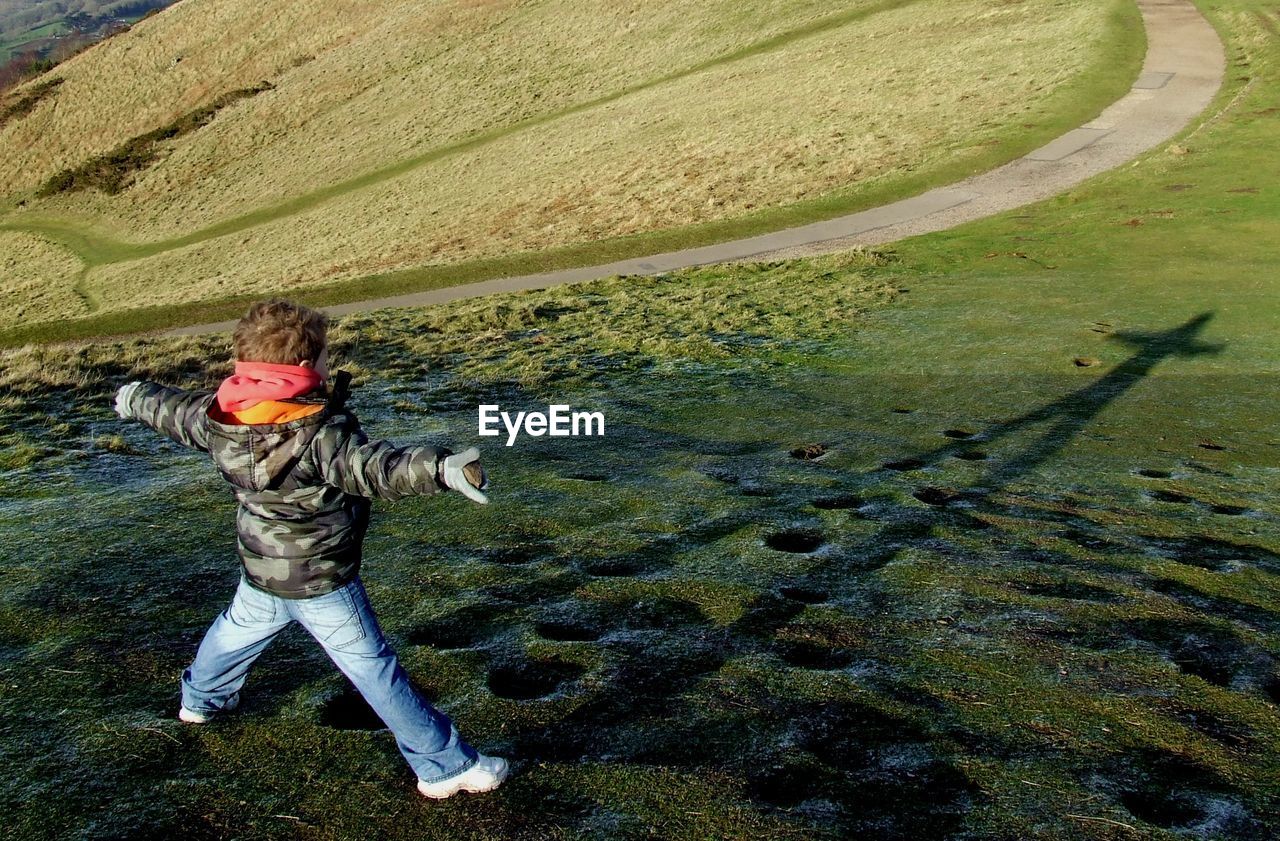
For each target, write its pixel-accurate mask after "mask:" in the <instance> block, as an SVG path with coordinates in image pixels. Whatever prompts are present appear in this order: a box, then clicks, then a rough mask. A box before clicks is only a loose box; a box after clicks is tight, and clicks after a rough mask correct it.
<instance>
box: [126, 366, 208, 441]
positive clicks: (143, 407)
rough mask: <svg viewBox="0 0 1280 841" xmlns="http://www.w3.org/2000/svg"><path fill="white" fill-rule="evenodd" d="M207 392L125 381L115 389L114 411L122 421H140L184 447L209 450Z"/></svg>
mask: <svg viewBox="0 0 1280 841" xmlns="http://www.w3.org/2000/svg"><path fill="white" fill-rule="evenodd" d="M209 397H210V393H209V392H207V391H184V390H182V389H180V388H170V387H168V386H163V385H159V384H157V383H139V382H134V383H129V384H128V385H124V386H121V387H120V389H119V390H118V391H117V392H116V400H115V409H116V414H117V415H119V416H120V417H122V418H124V419H126V420H140V421H142V422H143V423H145V424H146V425H147V426H149V427H151V428H152V429H154V430H156V431H157V432H159V433H161V434H162V435H165V436H167V437H169V438H171V439H173V440H174V441H177V442H178V443H179V444H182V445H183V446H184V447H191V448H193V449H196V450H204V451H205V452H208V451H209V428H208V426H207V425H206V424H205V418H206V415H205V412H206V410H207V409H208V407H209Z"/></svg>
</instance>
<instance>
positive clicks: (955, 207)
mask: <svg viewBox="0 0 1280 841" xmlns="http://www.w3.org/2000/svg"><path fill="white" fill-rule="evenodd" d="M1137 2H1138V7H1139V8H1140V9H1141V11H1142V18H1143V23H1144V25H1145V26H1146V30H1147V56H1146V61H1145V63H1144V64H1143V68H1142V74H1141V75H1140V76H1139V77H1138V80H1137V81H1136V82H1135V83H1134V85H1133V88H1132V90H1130V91H1129V93H1127V94H1125V95H1124V96H1123V97H1121V98H1120V99H1119V100H1117V101H1116V102H1114V103H1112V104H1111V106H1110V107H1108V108H1107V109H1106V110H1105V111H1103V112H1102V114H1101V115H1100V116H1099V117H1098V118H1097V119H1096V120H1093V121H1092V122H1089V123H1086V124H1084V125H1083V126H1081V127H1080V128H1077V129H1074V130H1072V131H1069V132H1067V133H1066V134H1064V135H1062V136H1061V137H1059V138H1057V139H1056V140H1054V141H1053V142H1051V143H1049V144H1048V145H1046V146H1042V147H1041V148H1039V149H1037V150H1036V151H1034V152H1032V153H1030V154H1029V155H1026V156H1025V157H1022V158H1019V159H1017V160H1015V161H1012V162H1010V163H1008V164H1005V165H1004V166H1001V167H998V168H997V169H993V170H991V171H990V172H986V173H983V174H982V175H977V176H974V177H972V178H968V179H965V180H964V181H961V182H959V183H956V184H952V185H950V186H948V187H939V188H938V189H935V190H930V191H929V192H927V193H922V194H921V195H918V196H914V197H912V198H909V199H904V200H902V201H897V202H894V203H892V204H887V205H884V206H883V207H877V208H873V209H871V210H864V211H862V212H861V213H853V214H850V215H848V216H841V217H838V218H836V219H829V220H827V221H825V222H815V223H814V224H811V225H802V226H800V227H796V228H787V229H785V230H781V231H774V232H773V233H769V234H762V235H760V236H754V237H748V238H746V239H739V240H733V241H732V242H723V243H718V244H716V245H708V246H703V247H700V248H688V249H684V250H682V251H672V252H668V253H665V254H655V255H653V256H650V257H637V258H634V259H630V260H620V261H618V262H614V263H606V264H603V265H599V266H585V267H583V268H578V269H566V270H564V271H557V272H547V273H543V274H531V275H521V276H519V277H506V278H497V279H494V280H486V281H481V282H479V283H467V284H462V285H459V286H450V287H447V288H445V289H433V290H430V291H428V292H416V293H413V294H409V295H397V296H395V297H391V298H377V299H373V300H368V301H355V302H353V303H349V304H341V305H338V306H333V307H326V308H325V312H327V313H330V314H331V315H345V314H347V313H352V312H360V311H365V310H373V309H382V308H384V307H419V306H426V305H430V304H441V303H445V302H447V301H456V300H458V299H460V298H473V297H476V296H479V295H490V294H494V293H497V292H512V291H517V290H523V289H542V288H545V287H548V286H556V285H559V284H564V283H574V282H578V281H584V280H593V279H595V278H600V277H610V276H612V275H646V274H657V273H659V272H666V271H671V270H673V269H681V268H685V267H687V266H699V265H706V264H709V263H725V262H731V261H734V260H744V259H748V258H760V259H780V258H784V257H797V256H804V255H812V254H821V253H826V252H830V251H838V250H840V249H844V248H849V247H851V246H854V245H874V244H877V243H884V242H892V241H893V240H897V239H901V238H903V237H907V236H914V235H916V234H925V233H930V232H933V231H941V230H944V229H946V228H951V227H954V226H956V225H960V224H962V223H964V222H969V221H972V220H974V219H981V218H983V217H985V216H991V215H993V214H996V213H1000V212H1002V211H1005V210H1010V209H1012V208H1015V207H1020V206H1022V205H1025V204H1030V203H1032V202H1035V201H1039V200H1041V199H1045V198H1048V197H1049V196H1052V195H1055V194H1057V193H1060V192H1062V191H1064V190H1067V189H1068V188H1070V187H1072V186H1074V185H1076V184H1079V183H1080V182H1081V181H1084V180H1085V179H1086V178H1090V177H1092V176H1094V175H1097V174H1099V173H1102V172H1106V171H1107V170H1109V169H1114V168H1115V167H1117V166H1119V165H1120V164H1123V163H1125V162H1126V161H1129V160H1132V159H1133V158H1135V157H1136V156H1138V155H1140V154H1141V153H1143V152H1145V151H1147V150H1148V149H1151V148H1152V147H1154V146H1157V145H1159V144H1160V143H1163V142H1164V141H1166V140H1168V139H1169V138H1171V137H1173V136H1174V135H1175V134H1177V133H1178V132H1179V131H1180V130H1181V129H1182V128H1183V127H1185V126H1186V125H1187V124H1188V123H1190V122H1191V120H1192V119H1193V118H1195V116H1196V115H1197V114H1199V113H1200V112H1201V111H1203V110H1204V109H1205V108H1206V107H1207V106H1208V105H1209V103H1210V102H1211V101H1212V100H1213V97H1214V95H1215V94H1216V93H1217V92H1218V88H1219V87H1220V86H1221V84H1222V76H1223V72H1224V70H1225V65H1226V60H1225V57H1224V55H1223V49H1222V43H1221V41H1219V40H1218V35H1217V33H1216V32H1215V31H1214V29H1213V27H1212V26H1210V25H1209V22H1208V21H1206V20H1205V19H1204V17H1203V16H1202V15H1201V14H1200V12H1199V10H1197V9H1196V7H1195V6H1194V5H1192V3H1191V2H1190V0H1137ZM234 326H235V322H230V321H227V322H220V323H217V324H197V325H194V326H190V327H183V328H179V329H177V330H173V331H170V332H171V333H172V334H195V333H210V332H226V331H229V330H230V329H231V328H232V327H234Z"/></svg>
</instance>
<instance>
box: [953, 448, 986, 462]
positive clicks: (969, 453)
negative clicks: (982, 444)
mask: <svg viewBox="0 0 1280 841" xmlns="http://www.w3.org/2000/svg"><path fill="white" fill-rule="evenodd" d="M955 457H956V458H958V459H962V460H964V461H986V460H987V459H988V458H990V456H988V455H987V454H986V453H984V452H983V451H982V450H965V451H963V452H959V453H956V456H955Z"/></svg>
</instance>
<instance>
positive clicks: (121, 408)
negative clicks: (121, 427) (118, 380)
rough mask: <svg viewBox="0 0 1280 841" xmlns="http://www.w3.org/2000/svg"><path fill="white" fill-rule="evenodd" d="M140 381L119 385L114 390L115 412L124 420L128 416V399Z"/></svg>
mask: <svg viewBox="0 0 1280 841" xmlns="http://www.w3.org/2000/svg"><path fill="white" fill-rule="evenodd" d="M140 385H142V383H140V382H132V383H128V384H126V385H122V386H120V388H118V389H117V390H116V402H115V410H116V414H117V415H119V416H120V417H122V418H125V419H126V420H127V419H128V418H129V400H130V399H131V398H132V397H133V393H134V392H135V391H137V390H138V386H140Z"/></svg>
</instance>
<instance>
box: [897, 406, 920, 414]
mask: <svg viewBox="0 0 1280 841" xmlns="http://www.w3.org/2000/svg"><path fill="white" fill-rule="evenodd" d="M914 411H915V409H909V408H907V407H906V406H895V407H894V409H893V413H894V414H895V415H909V414H911V413H912V412H914Z"/></svg>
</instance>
